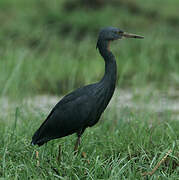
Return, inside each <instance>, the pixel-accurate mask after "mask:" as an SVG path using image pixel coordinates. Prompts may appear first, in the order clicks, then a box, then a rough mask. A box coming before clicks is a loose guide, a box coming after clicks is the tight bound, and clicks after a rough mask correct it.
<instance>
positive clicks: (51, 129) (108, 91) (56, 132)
mask: <svg viewBox="0 0 179 180" xmlns="http://www.w3.org/2000/svg"><path fill="white" fill-rule="evenodd" d="M122 38H138V39H142V38H144V37H143V36H140V35H136V34H130V33H126V32H124V31H122V30H121V29H120V28H117V27H105V28H103V29H101V30H100V31H99V35H98V40H97V45H96V49H98V50H99V53H100V55H101V56H102V58H103V59H104V62H105V72H104V75H103V77H102V78H101V80H100V81H99V82H97V83H93V84H89V85H86V86H84V87H81V88H78V89H76V90H74V91H73V92H71V93H69V94H67V95H66V96H64V97H63V98H62V99H61V100H60V101H59V102H58V103H57V104H56V105H55V106H54V108H53V109H52V110H51V112H50V113H49V115H48V116H47V118H46V119H45V121H44V122H43V123H42V124H41V126H40V127H39V129H38V130H37V131H36V132H35V133H34V135H33V137H32V141H31V144H32V145H38V146H42V145H43V144H45V143H47V142H48V141H50V140H53V139H57V138H62V137H65V136H68V135H71V134H74V133H76V134H77V140H76V143H75V146H74V151H77V150H78V147H79V145H80V141H81V136H82V134H83V133H84V131H85V129H86V128H88V127H92V126H94V125H95V124H96V123H97V122H98V121H99V119H100V117H101V115H102V113H103V112H104V110H105V109H106V107H107V105H108V104H109V102H110V100H111V98H112V96H113V93H114V90H115V86H116V77H117V64H116V59H115V57H114V55H113V53H112V52H111V50H110V42H112V41H114V40H118V39H122Z"/></svg>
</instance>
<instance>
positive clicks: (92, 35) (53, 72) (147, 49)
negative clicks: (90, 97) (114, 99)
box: [0, 0, 179, 180]
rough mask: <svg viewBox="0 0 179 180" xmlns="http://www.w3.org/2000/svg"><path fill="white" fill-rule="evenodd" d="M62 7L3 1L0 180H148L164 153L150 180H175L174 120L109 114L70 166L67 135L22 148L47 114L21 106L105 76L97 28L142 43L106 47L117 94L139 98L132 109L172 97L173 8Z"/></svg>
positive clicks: (156, 4)
mask: <svg viewBox="0 0 179 180" xmlns="http://www.w3.org/2000/svg"><path fill="white" fill-rule="evenodd" d="M65 2H66V1H65V0H64V1H57V0H52V1H48V0H43V1H42V0H39V1H36V0H31V1H28V2H25V1H23V0H18V1H17V0H14V1H12V0H1V1H0V21H1V28H0V47H1V48H0V57H1V59H0V106H1V107H2V108H1V112H0V137H1V141H0V179H95V180H96V179H110V180H113V179H114V180H116V179H119V180H121V179H147V178H146V177H143V176H142V175H141V174H142V173H143V172H150V171H151V170H152V169H153V168H154V167H155V165H156V164H157V163H158V162H159V161H160V160H161V159H162V158H163V157H164V156H165V154H166V153H167V152H168V151H169V150H170V149H171V150H172V152H171V153H170V155H169V156H168V157H167V159H166V161H165V162H164V163H163V164H161V166H160V167H159V169H158V170H157V171H156V172H155V173H154V174H153V175H152V176H149V177H148V178H149V179H161V180H163V179H166V180H168V179H171V180H175V179H177V178H178V172H179V168H178V166H179V140H178V139H179V124H178V122H179V121H178V120H176V119H175V118H174V117H173V114H174V113H176V115H177V113H178V112H177V111H176V112H173V111H168V110H164V111H162V112H160V113H156V112H150V111H148V110H147V109H146V110H134V108H127V105H125V104H124V107H125V108H120V109H117V108H116V107H118V106H117V105H116V104H114V105H113V106H111V107H109V108H108V110H107V111H106V112H105V114H104V115H103V117H102V119H101V121H100V122H99V123H98V125H96V126H95V127H93V128H90V129H87V130H86V131H85V133H84V136H83V138H82V144H81V146H80V150H79V153H78V154H77V155H75V156H74V155H73V146H74V143H75V139H76V137H75V136H74V135H72V136H69V137H66V138H63V139H60V140H54V141H51V142H49V143H48V144H47V145H45V146H43V147H41V148H38V147H32V146H30V145H29V144H30V141H31V137H32V135H33V133H34V131H35V130H36V129H37V127H39V125H40V124H41V123H42V121H43V119H45V117H46V115H47V113H48V112H46V111H42V110H40V109H38V108H35V106H34V107H30V106H28V105H27V104H26V98H27V97H29V98H32V99H33V97H35V96H36V95H39V94H53V95H58V96H59V95H62V94H66V93H67V92H69V91H72V90H73V89H75V88H77V87H80V86H83V85H84V84H89V83H93V82H96V81H98V80H100V78H101V77H102V76H103V73H104V62H103V60H102V58H101V57H100V55H99V53H98V51H96V49H95V46H96V39H97V33H98V31H99V29H100V28H101V27H104V26H117V27H120V28H121V29H123V30H126V31H128V32H131V33H138V34H141V35H144V36H145V39H143V40H135V39H134V40H132V39H130V40H127V39H126V40H121V41H118V42H113V43H112V45H111V49H112V51H113V52H114V54H115V56H116V59H117V64H118V80H117V88H118V89H122V88H126V89H127V90H128V89H130V90H134V91H138V90H139V89H144V90H143V92H142V93H138V94H137V95H136V97H135V98H134V99H136V103H139V101H142V103H144V104H147V103H148V102H150V100H153V93H155V90H156V89H157V90H158V91H159V92H162V93H165V95H166V96H167V95H169V94H170V93H171V92H170V90H171V89H172V88H173V89H175V90H177V89H178V87H179V68H178V67H179V61H178V59H179V51H178V47H179V41H178V38H179V36H178V31H179V23H178V22H179V21H178V19H179V14H178V5H179V2H178V0H173V1H172V2H171V1H169V0H163V1H162V0H157V1H156V0H155V1H154V0H151V1H147V2H145V3H144V2H143V1H141V0H136V1H133V0H128V1H126V0H124V1H115V0H113V1H112V2H113V3H116V4H113V3H110V4H109V1H106V2H107V5H105V6H104V7H102V8H99V9H94V8H87V7H86V6H79V5H78V6H76V7H75V8H72V9H70V8H65V5H64V3H65ZM74 2H75V3H76V1H74ZM66 6H67V5H66ZM82 17H83V18H82ZM151 89H152V90H151ZM153 89H154V90H153ZM134 94H135V93H134ZM159 94H160V93H159ZM175 96H176V97H174V100H176V99H177V98H178V95H177V94H175ZM6 98H7V99H8V100H9V101H8V102H9V104H12V106H10V108H6V104H7V101H6ZM4 99H5V100H4ZM155 101H156V102H158V101H157V99H156V100H155ZM155 101H154V102H155ZM14 104H16V105H15V107H14ZM8 106H9V105H8ZM16 106H17V108H16ZM59 144H60V145H61V149H62V154H61V160H60V162H58V161H57V158H56V157H57V152H58V145H59ZM36 151H39V163H40V166H37V159H36V157H35V153H36ZM82 152H86V154H87V157H86V158H84V157H81V153H82ZM88 161H89V163H88Z"/></svg>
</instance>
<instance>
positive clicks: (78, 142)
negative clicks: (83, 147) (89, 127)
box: [74, 136, 81, 153]
mask: <svg viewBox="0 0 179 180" xmlns="http://www.w3.org/2000/svg"><path fill="white" fill-rule="evenodd" d="M80 143H81V136H78V138H77V141H76V143H75V148H74V151H75V153H77V152H78V146H79V145H80Z"/></svg>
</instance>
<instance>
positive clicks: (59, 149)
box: [57, 145, 61, 162]
mask: <svg viewBox="0 0 179 180" xmlns="http://www.w3.org/2000/svg"><path fill="white" fill-rule="evenodd" d="M60 159H61V145H59V146H58V156H57V161H58V162H59V161H60Z"/></svg>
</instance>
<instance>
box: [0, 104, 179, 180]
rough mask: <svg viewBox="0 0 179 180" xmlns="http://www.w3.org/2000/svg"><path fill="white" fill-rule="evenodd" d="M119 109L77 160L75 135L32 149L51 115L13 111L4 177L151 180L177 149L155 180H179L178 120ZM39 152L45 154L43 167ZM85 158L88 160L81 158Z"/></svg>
mask: <svg viewBox="0 0 179 180" xmlns="http://www.w3.org/2000/svg"><path fill="white" fill-rule="evenodd" d="M114 108H115V106H112V107H111V108H109V109H108V110H107V112H106V113H105V114H104V115H103V118H102V119H101V121H100V123H99V124H98V125H97V126H95V127H93V128H88V129H87V130H86V131H85V133H84V136H83V137H82V144H81V145H80V149H79V152H78V154H77V155H75V156H74V155H73V148H74V143H75V140H76V136H74V135H72V136H69V137H66V138H63V139H60V140H54V141H51V142H49V143H48V144H47V145H45V146H43V147H41V148H38V147H37V148H36V147H32V146H30V145H29V143H30V139H31V136H32V134H33V132H34V131H35V130H36V129H37V127H38V126H39V125H40V123H41V122H42V118H44V117H45V115H44V113H42V112H41V113H37V112H36V113H35V114H34V112H33V111H32V110H30V109H29V108H28V107H26V106H24V107H19V108H17V109H14V110H12V111H11V112H12V113H11V115H10V114H9V115H7V117H6V119H5V121H4V119H3V118H2V119H1V126H0V136H1V144H0V157H1V164H0V176H1V177H4V178H5V179H27V178H30V179H49V178H50V179H58V178H59V179H145V178H144V177H143V176H142V175H141V174H142V173H143V172H149V171H151V170H152V169H153V168H154V167H155V165H156V164H157V163H158V162H159V161H160V160H161V159H162V158H163V157H164V156H165V154H166V153H167V151H168V150H169V149H171V150H172V152H171V153H170V155H169V156H168V157H167V159H166V161H165V162H164V163H163V164H161V166H160V167H159V169H158V170H157V171H156V172H155V173H154V175H153V176H151V177H149V179H156V178H158V179H167V180H168V179H177V178H178V170H179V169H178V167H177V166H178V164H179V159H178V158H179V156H178V152H179V144H178V143H179V142H178V137H179V126H178V121H175V120H172V119H171V115H170V114H169V113H165V114H164V116H162V118H160V117H159V116H158V115H155V114H154V113H149V112H135V111H134V110H131V109H128V108H122V109H120V111H116V110H115V109H114ZM13 111H14V112H13ZM163 117H164V118H163ZM6 122H8V124H6ZM32 122H33V123H32ZM59 144H60V145H61V151H62V152H61V157H60V158H61V160H60V161H57V154H58V145H59ZM36 151H39V163H40V166H39V167H38V166H37V159H36V155H35V153H36ZM82 152H86V155H87V156H86V157H81V153H82ZM54 169H56V170H57V171H58V173H57V172H55V170H54Z"/></svg>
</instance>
